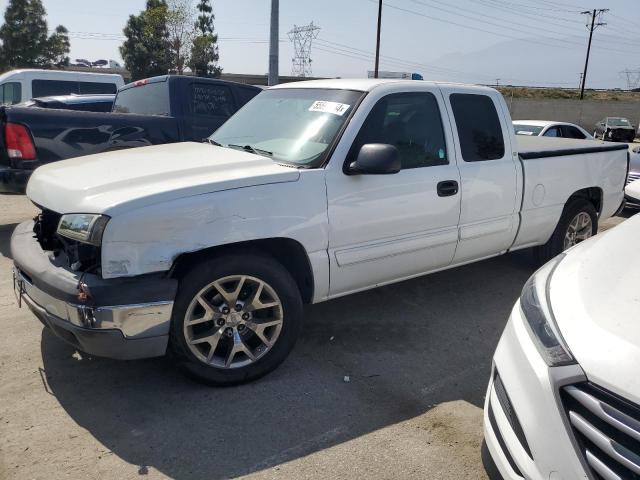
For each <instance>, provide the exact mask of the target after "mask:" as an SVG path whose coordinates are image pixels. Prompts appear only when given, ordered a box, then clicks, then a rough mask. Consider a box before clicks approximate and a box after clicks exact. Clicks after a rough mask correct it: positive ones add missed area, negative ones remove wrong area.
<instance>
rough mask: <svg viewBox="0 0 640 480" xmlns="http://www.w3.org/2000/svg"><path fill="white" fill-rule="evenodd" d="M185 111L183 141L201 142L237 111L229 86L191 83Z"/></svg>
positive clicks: (198, 82)
mask: <svg viewBox="0 0 640 480" xmlns="http://www.w3.org/2000/svg"><path fill="white" fill-rule="evenodd" d="M186 100H187V108H186V109H185V112H184V114H185V119H184V125H185V140H191V141H196V142H199V141H202V139H204V138H207V137H208V136H209V135H211V134H212V133H213V132H215V131H216V130H217V129H218V127H220V125H222V124H223V123H224V122H226V121H227V119H228V118H229V117H230V116H231V115H233V114H234V113H235V111H236V110H237V106H236V101H235V98H234V96H233V92H232V91H231V87H230V86H229V85H224V84H222V83H215V82H205V81H193V82H190V83H189V84H188V86H187V92H186Z"/></svg>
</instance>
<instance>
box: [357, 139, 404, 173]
mask: <svg viewBox="0 0 640 480" xmlns="http://www.w3.org/2000/svg"><path fill="white" fill-rule="evenodd" d="M400 168H401V165H400V153H399V152H398V149H397V148H396V147H394V146H393V145H388V144H386V143H367V144H366V145H363V146H362V147H361V148H360V151H359V152H358V157H357V158H356V161H355V162H352V163H351V165H349V172H348V173H349V174H351V175H385V174H389V173H398V172H399V171H400Z"/></svg>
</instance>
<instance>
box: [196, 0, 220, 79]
mask: <svg viewBox="0 0 640 480" xmlns="http://www.w3.org/2000/svg"><path fill="white" fill-rule="evenodd" d="M198 11H199V12H200V15H198V20H197V21H196V25H195V28H196V36H195V38H194V39H193V45H192V47H191V59H190V62H189V67H190V68H191V70H193V73H194V74H195V75H198V76H202V77H219V76H220V73H222V68H220V66H219V65H218V59H219V58H220V55H219V53H218V34H217V33H214V28H213V20H214V19H215V16H214V15H213V13H212V12H213V7H212V6H211V4H210V3H209V0H200V2H199V3H198Z"/></svg>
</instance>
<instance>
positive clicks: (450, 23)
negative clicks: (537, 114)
mask: <svg viewBox="0 0 640 480" xmlns="http://www.w3.org/2000/svg"><path fill="white" fill-rule="evenodd" d="M368 1H369V2H376V3H377V1H378V0H368ZM412 1H413V0H412ZM383 3H384V5H386V6H387V7H389V8H392V9H394V10H398V11H401V12H404V13H408V14H412V15H416V16H419V17H423V18H428V19H430V20H435V21H437V22H441V23H446V24H449V25H456V26H458V27H461V28H466V29H468V30H475V31H478V32H483V33H488V34H490V35H495V36H498V37H502V38H509V39H512V40H520V41H526V42H528V43H534V44H538V45H543V46H545V47H552V48H572V46H573V48H575V46H579V45H580V44H579V43H577V42H572V41H569V40H563V39H558V38H553V39H550V40H551V41H559V42H566V43H567V45H563V44H561V43H547V42H546V41H543V40H540V39H535V38H526V39H525V38H522V37H516V36H514V35H508V34H505V33H499V32H496V31H492V30H487V29H484V28H479V27H476V26H473V25H466V24H463V23H459V22H455V21H451V20H446V19H443V18H439V17H435V16H433V15H427V14H425V13H422V12H418V11H415V10H410V9H407V8H404V7H399V6H397V5H393V4H390V3H389V2H383ZM455 13H456V15H458V16H461V15H460V14H459V13H458V12H455ZM471 18H472V19H473V17H471ZM473 20H475V19H473ZM485 23H489V22H483V24H485ZM493 25H495V26H497V27H499V28H501V29H504V28H505V26H504V25H499V24H495V23H494V24H493ZM518 31H521V30H520V29H519V30H518ZM527 33H529V32H527ZM531 33H533V32H531ZM569 44H570V45H569ZM599 50H606V51H609V52H616V53H623V54H625V55H628V54H630V53H632V52H629V51H623V50H617V49H611V48H604V47H600V48H599ZM633 53H635V52H633Z"/></svg>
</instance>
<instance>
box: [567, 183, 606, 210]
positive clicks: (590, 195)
mask: <svg viewBox="0 0 640 480" xmlns="http://www.w3.org/2000/svg"><path fill="white" fill-rule="evenodd" d="M578 198H579V199H583V200H586V201H588V202H589V203H591V204H592V205H593V207H594V208H595V209H596V212H597V213H598V217H600V214H601V213H602V199H603V192H602V188H600V187H587V188H582V189H580V190H576V191H575V192H573V193H572V194H571V195H570V196H569V198H568V199H567V201H566V202H565V206H566V205H568V204H569V203H570V202H571V201H572V200H574V199H578Z"/></svg>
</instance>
